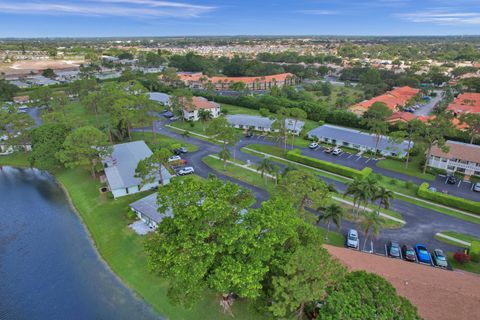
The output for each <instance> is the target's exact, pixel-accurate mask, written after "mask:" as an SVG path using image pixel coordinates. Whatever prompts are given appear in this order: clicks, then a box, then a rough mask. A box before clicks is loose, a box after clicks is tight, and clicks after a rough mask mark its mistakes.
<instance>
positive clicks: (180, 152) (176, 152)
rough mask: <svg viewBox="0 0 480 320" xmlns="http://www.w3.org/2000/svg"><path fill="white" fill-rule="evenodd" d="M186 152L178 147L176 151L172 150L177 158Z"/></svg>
mask: <svg viewBox="0 0 480 320" xmlns="http://www.w3.org/2000/svg"><path fill="white" fill-rule="evenodd" d="M187 152H188V150H187V148H185V147H180V148H178V149H174V150H173V153H175V154H176V155H177V156H179V155H181V154H184V153H187Z"/></svg>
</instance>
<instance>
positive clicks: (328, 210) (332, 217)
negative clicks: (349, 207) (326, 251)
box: [317, 203, 345, 240]
mask: <svg viewBox="0 0 480 320" xmlns="http://www.w3.org/2000/svg"><path fill="white" fill-rule="evenodd" d="M317 211H319V212H321V215H320V216H319V217H318V221H323V222H324V223H326V224H327V232H326V233H325V240H328V233H329V232H330V224H331V223H332V222H333V224H335V226H336V227H337V229H338V230H340V226H341V225H342V219H343V217H344V216H345V211H344V210H343V208H342V207H341V206H339V205H338V204H336V203H331V204H330V205H328V206H326V207H320V208H318V209H317Z"/></svg>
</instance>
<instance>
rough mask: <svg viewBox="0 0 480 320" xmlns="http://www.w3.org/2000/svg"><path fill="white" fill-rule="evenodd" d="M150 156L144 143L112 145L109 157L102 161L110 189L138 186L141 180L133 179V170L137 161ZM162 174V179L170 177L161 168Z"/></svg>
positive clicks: (148, 149) (163, 168)
mask: <svg viewBox="0 0 480 320" xmlns="http://www.w3.org/2000/svg"><path fill="white" fill-rule="evenodd" d="M151 155H152V150H150V148H149V147H148V146H147V144H146V143H145V142H144V141H132V142H127V143H122V144H116V145H114V146H113V150H112V154H111V156H110V157H108V158H105V159H103V163H104V164H105V175H106V176H107V180H108V184H109V185H110V188H111V189H119V188H128V187H132V186H137V185H139V184H140V182H141V179H140V178H136V177H135V169H136V168H137V164H138V162H139V161H141V160H143V159H145V158H148V157H149V156H151ZM162 174H163V175H164V178H165V177H169V176H170V174H169V173H168V171H167V169H165V167H163V166H162ZM159 179H160V177H159Z"/></svg>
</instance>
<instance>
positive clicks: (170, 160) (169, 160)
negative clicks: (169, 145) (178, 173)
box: [168, 156, 182, 162]
mask: <svg viewBox="0 0 480 320" xmlns="http://www.w3.org/2000/svg"><path fill="white" fill-rule="evenodd" d="M180 160H182V158H180V156H171V157H169V158H168V162H175V161H180Z"/></svg>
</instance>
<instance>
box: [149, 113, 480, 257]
mask: <svg viewBox="0 0 480 320" xmlns="http://www.w3.org/2000/svg"><path fill="white" fill-rule="evenodd" d="M156 131H157V132H158V133H160V134H162V135H166V136H169V137H172V138H176V139H180V140H184V141H185V142H188V143H191V144H194V145H196V146H198V147H199V150H198V151H196V152H192V153H188V154H186V155H185V157H184V158H185V159H187V161H188V162H189V164H190V165H192V166H193V167H194V168H195V172H196V174H198V175H200V176H202V177H207V176H208V175H210V174H213V175H216V176H218V177H219V178H221V179H223V180H228V181H232V182H234V183H237V184H239V185H242V186H244V187H246V188H248V189H250V190H252V192H253V193H254V195H255V197H256V198H257V202H256V204H255V205H256V206H258V205H259V204H260V203H261V202H263V201H265V200H267V199H268V197H269V195H268V193H267V192H266V191H265V190H263V189H259V188H257V187H254V186H251V185H249V184H246V183H244V182H242V181H239V180H237V179H233V178H230V177H227V176H225V175H223V174H221V173H219V172H217V171H215V170H213V169H211V168H210V167H208V166H207V165H205V164H204V163H203V162H202V158H204V157H205V156H207V155H209V154H218V153H219V152H220V150H221V148H220V146H218V145H215V144H213V143H210V142H206V141H203V140H199V139H196V138H193V137H187V138H184V137H182V136H181V135H180V134H179V133H177V132H174V131H172V130H170V129H168V128H166V127H164V126H163V124H162V123H161V122H159V123H157V127H156ZM251 143H264V144H272V143H271V142H269V141H265V140H256V139H253V140H250V139H244V140H242V141H241V142H239V143H238V144H237V145H236V146H235V148H236V150H235V154H236V158H237V159H240V160H242V161H250V162H251V163H252V164H254V163H257V162H259V161H260V160H261V158H260V157H256V156H252V155H249V154H246V153H243V152H242V151H241V150H240V149H241V148H242V147H243V146H248V145H249V144H251ZM272 160H273V161H274V159H272ZM277 164H278V165H279V166H281V167H283V165H282V164H280V163H277ZM324 180H325V181H326V182H327V183H333V184H335V186H336V187H337V190H338V191H339V192H340V193H342V192H343V191H344V190H345V188H346V185H345V184H342V183H339V182H336V181H333V180H330V179H324ZM390 208H391V210H393V211H396V212H398V213H400V214H402V216H403V218H404V220H405V221H406V224H405V225H404V226H403V227H402V228H400V229H384V230H382V231H381V232H380V236H379V238H378V239H375V240H374V251H375V252H378V253H384V244H385V243H386V242H387V241H389V240H397V241H398V242H399V243H400V244H401V245H402V244H411V245H414V244H416V243H422V244H424V245H426V246H427V247H428V248H429V249H434V248H441V249H443V250H446V251H454V250H457V249H458V248H459V247H455V246H451V245H447V244H444V243H442V242H439V241H437V240H435V239H434V237H433V236H434V235H435V234H436V233H437V232H441V231H456V232H460V233H464V234H468V235H471V236H475V237H480V225H478V224H475V223H472V222H467V221H464V220H461V219H457V218H455V217H451V216H448V215H445V214H442V213H439V212H436V211H434V210H430V209H426V208H423V207H419V206H417V205H415V204H412V203H409V202H405V201H401V200H398V199H393V200H392V203H391V207H390ZM349 228H356V229H358V226H356V225H354V224H353V223H351V222H349V221H344V222H343V223H342V228H341V232H342V233H344V234H345V233H346V232H347V230H348V229H349ZM360 240H361V243H363V235H362V233H361V232H360Z"/></svg>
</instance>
